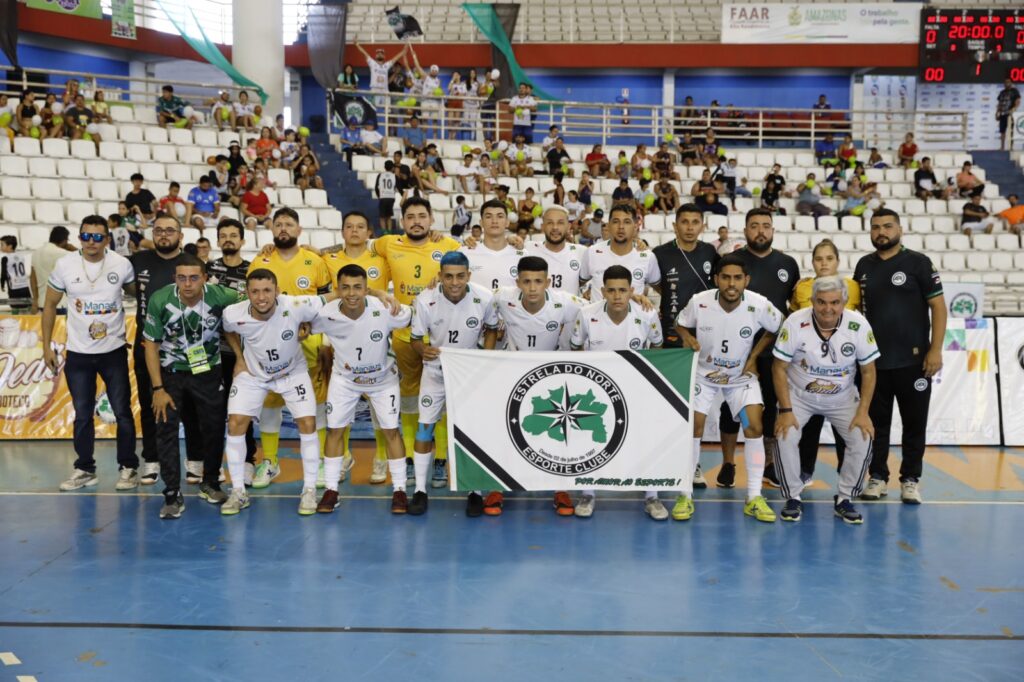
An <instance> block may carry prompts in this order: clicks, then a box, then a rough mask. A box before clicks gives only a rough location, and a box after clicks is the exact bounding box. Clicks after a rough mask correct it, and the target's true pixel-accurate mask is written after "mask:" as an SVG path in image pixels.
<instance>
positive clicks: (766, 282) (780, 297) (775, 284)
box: [733, 246, 800, 358]
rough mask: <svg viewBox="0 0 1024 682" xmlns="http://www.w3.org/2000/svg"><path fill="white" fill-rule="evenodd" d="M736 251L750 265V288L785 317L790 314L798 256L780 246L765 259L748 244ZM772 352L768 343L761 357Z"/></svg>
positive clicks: (797, 272) (796, 277) (796, 276)
mask: <svg viewBox="0 0 1024 682" xmlns="http://www.w3.org/2000/svg"><path fill="white" fill-rule="evenodd" d="M733 253H734V254H736V255H737V256H739V257H740V258H742V259H743V261H744V262H745V263H746V264H747V272H748V273H749V274H750V284H749V285H747V289H749V290H751V291H753V292H756V293H758V294H761V295H762V296H764V297H765V298H767V299H768V300H769V301H771V302H772V305H774V306H775V307H776V308H778V309H779V312H780V313H782V316H783V317H785V316H786V315H787V314H788V313H789V301H790V299H792V298H793V289H795V288H796V283H797V282H799V281H800V266H799V265H797V264H796V259H794V258H793V257H792V256H789V255H786V254H785V253H783V252H781V251H779V250H778V249H772V250H771V252H770V253H769V254H768V255H767V256H764V257H763V258H762V257H759V256H757V255H755V254H754V253H753V252H752V251H751V250H750V249H749V248H747V247H746V246H744V247H743V248H742V249H738V250H736V251H733ZM771 353H772V348H771V346H768V348H766V349H765V351H764V353H762V354H761V357H762V358H763V357H770V356H771Z"/></svg>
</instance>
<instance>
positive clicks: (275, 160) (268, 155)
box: [256, 126, 281, 168]
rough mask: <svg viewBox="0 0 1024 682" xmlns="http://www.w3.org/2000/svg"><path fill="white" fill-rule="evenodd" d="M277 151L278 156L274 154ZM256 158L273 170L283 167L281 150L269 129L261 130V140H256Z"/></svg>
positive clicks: (265, 127)
mask: <svg viewBox="0 0 1024 682" xmlns="http://www.w3.org/2000/svg"><path fill="white" fill-rule="evenodd" d="M275 151H277V155H276V156H275V155H274V152H275ZM256 156H257V157H258V158H260V159H262V160H263V161H265V162H266V163H267V165H269V166H271V167H273V168H280V167H281V148H280V145H278V144H277V140H275V139H274V136H273V134H272V131H271V130H270V128H269V127H267V126H263V127H262V128H260V139H258V140H256Z"/></svg>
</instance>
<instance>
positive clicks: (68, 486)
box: [60, 469, 100, 492]
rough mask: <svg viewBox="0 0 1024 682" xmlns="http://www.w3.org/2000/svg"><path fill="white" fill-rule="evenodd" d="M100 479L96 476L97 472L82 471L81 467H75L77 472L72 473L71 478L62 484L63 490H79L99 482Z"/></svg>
mask: <svg viewBox="0 0 1024 682" xmlns="http://www.w3.org/2000/svg"><path fill="white" fill-rule="evenodd" d="M99 482H100V480H99V479H98V478H96V474H93V473H89V472H88V471H82V470H81V469H75V472H74V473H73V474H71V478H69V479H68V480H66V481H64V482H63V483H61V484H60V489H61V491H62V492H68V491H71V490H78V489H79V488H88V487H91V486H94V485H96V484H97V483H99Z"/></svg>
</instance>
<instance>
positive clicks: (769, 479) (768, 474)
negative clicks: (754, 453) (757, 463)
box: [761, 462, 782, 488]
mask: <svg viewBox="0 0 1024 682" xmlns="http://www.w3.org/2000/svg"><path fill="white" fill-rule="evenodd" d="M761 480H762V481H764V484H765V485H767V486H769V487H771V488H780V487H782V486H780V485H779V477H778V476H776V475H775V463H774V462H773V463H771V464H766V465H765V467H764V475H762V477H761Z"/></svg>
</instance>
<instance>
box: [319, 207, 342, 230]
mask: <svg viewBox="0 0 1024 682" xmlns="http://www.w3.org/2000/svg"><path fill="white" fill-rule="evenodd" d="M318 220H319V223H320V227H323V228H327V229H331V230H340V229H341V211H339V210H338V209H336V208H321V209H320V211H319V216H318Z"/></svg>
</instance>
